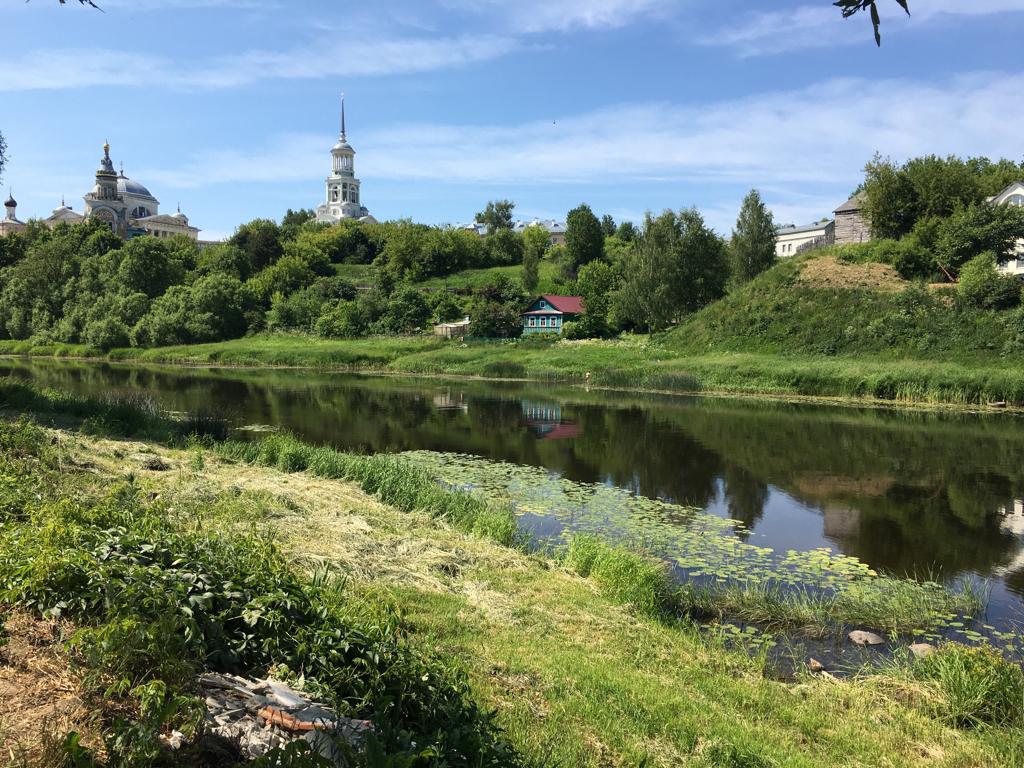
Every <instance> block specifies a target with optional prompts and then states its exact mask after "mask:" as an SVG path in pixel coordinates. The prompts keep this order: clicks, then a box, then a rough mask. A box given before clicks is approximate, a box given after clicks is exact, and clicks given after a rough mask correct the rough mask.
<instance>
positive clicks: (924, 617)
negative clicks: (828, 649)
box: [402, 451, 978, 632]
mask: <svg viewBox="0 0 1024 768" xmlns="http://www.w3.org/2000/svg"><path fill="white" fill-rule="evenodd" d="M402 456H403V457H404V458H405V459H407V460H408V461H410V462H411V463H413V464H414V465H415V466H417V467H420V468H421V469H423V470H424V471H426V472H428V473H430V474H431V475H433V476H434V477H436V478H437V479H438V480H439V481H441V482H442V483H444V484H446V485H448V486H449V487H452V488H456V489H465V490H472V491H474V492H477V493H480V494H482V495H483V496H484V498H487V499H489V500H491V501H493V502H495V503H501V504H509V505H511V506H512V508H513V509H514V511H515V512H516V514H517V515H518V516H519V518H520V521H521V522H522V524H523V525H524V527H525V528H527V530H529V531H530V532H531V533H532V534H533V535H534V536H535V537H537V539H538V543H540V544H541V545H545V544H546V545H551V546H555V547H561V546H566V545H568V544H569V543H570V541H571V540H572V539H573V537H576V536H580V535H585V536H586V535H589V536H596V537H599V538H601V539H605V540H611V541H614V542H618V543H620V544H622V545H626V546H630V547H633V548H636V549H640V550H643V551H644V552H647V553H650V554H653V555H656V556H658V557H660V558H662V559H663V560H664V561H666V562H667V563H668V564H669V565H670V566H671V567H672V568H673V569H674V570H675V571H676V574H677V576H678V578H679V581H680V582H684V583H686V584H688V585H690V586H692V587H693V592H692V595H691V600H692V601H693V603H694V605H696V606H697V607H701V608H703V609H704V610H707V611H711V610H716V609H718V610H725V611H727V612H729V613H731V614H733V615H739V616H740V617H741V618H744V619H747V620H751V621H757V622H759V623H761V624H765V625H794V624H795V625H805V626H815V625H817V626H818V627H819V628H820V627H821V625H822V623H823V622H824V621H829V622H838V623H863V624H867V625H870V626H874V627H876V628H878V629H882V630H887V631H900V632H903V631H910V630H911V629H924V630H935V629H938V628H940V627H942V626H944V625H946V624H948V623H950V622H953V621H954V620H955V619H957V618H958V617H960V616H961V615H962V614H963V613H965V612H968V613H969V612H971V611H973V610H975V609H976V608H977V607H978V598H977V596H976V595H975V594H974V592H972V591H971V590H969V589H965V588H962V587H959V586H958V587H956V588H952V589H951V588H949V587H947V586H944V585H941V584H938V583H935V582H918V581H912V580H909V579H896V578H892V577H888V576H884V575H881V574H879V573H877V572H876V571H874V570H872V569H871V568H870V567H869V566H868V565H867V564H866V563H863V562H861V561H860V560H858V559H857V558H854V557H849V556H846V555H843V554H840V553H837V552H834V551H832V550H830V549H814V550H810V551H796V550H790V551H787V552H777V551H775V550H774V549H772V548H770V547H760V546H757V545H756V544H752V543H750V542H749V541H746V540H744V538H743V535H744V534H745V533H748V531H747V529H745V528H744V526H743V525H742V523H739V522H737V521H734V520H727V519H723V518H720V517H716V516H715V515H712V514H709V513H707V512H704V511H702V510H700V509H697V508H694V507H686V506H682V505H678V504H672V503H668V502H664V501H660V500H657V499H649V498H645V497H640V496H637V495H635V494H632V493H630V492H629V491H627V490H625V489H622V488H618V487H615V486H611V485H605V484H601V483H578V482H574V481H571V480H567V479H566V478H564V477H561V476H560V475H558V474H557V473H554V472H550V471H548V470H545V469H542V468H538V467H529V466H523V465H517V464H510V463H506V462H493V461H488V460H486V459H482V458H479V457H475V456H467V455H463V454H452V453H436V452H431V451H411V452H407V453H404V454H402Z"/></svg>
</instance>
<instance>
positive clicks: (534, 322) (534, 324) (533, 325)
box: [530, 317, 537, 328]
mask: <svg viewBox="0 0 1024 768" xmlns="http://www.w3.org/2000/svg"><path fill="white" fill-rule="evenodd" d="M530 327H531V328H536V327H537V318H536V317H531V318H530Z"/></svg>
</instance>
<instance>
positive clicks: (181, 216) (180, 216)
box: [174, 205, 188, 224]
mask: <svg viewBox="0 0 1024 768" xmlns="http://www.w3.org/2000/svg"><path fill="white" fill-rule="evenodd" d="M174 218H176V219H177V220H178V221H181V222H183V223H185V224H188V216H186V215H185V214H184V213H182V212H181V206H180V205H179V206H178V212H177V213H175V214H174Z"/></svg>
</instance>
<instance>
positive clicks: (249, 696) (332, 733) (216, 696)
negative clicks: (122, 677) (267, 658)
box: [168, 673, 373, 766]
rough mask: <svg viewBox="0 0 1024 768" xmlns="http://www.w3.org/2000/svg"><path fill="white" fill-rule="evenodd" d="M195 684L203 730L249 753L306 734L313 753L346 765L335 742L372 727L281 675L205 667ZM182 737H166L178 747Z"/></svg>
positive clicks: (356, 739)
mask: <svg viewBox="0 0 1024 768" xmlns="http://www.w3.org/2000/svg"><path fill="white" fill-rule="evenodd" d="M199 687H200V691H201V694H200V695H201V696H202V698H203V699H204V701H205V703H206V730H207V732H208V733H210V734H212V735H214V736H218V737H220V738H222V739H227V740H228V741H231V742H233V743H236V744H238V747H239V750H240V751H241V753H242V754H243V755H244V756H246V757H247V758H257V757H261V756H262V755H264V754H266V753H267V752H269V751H270V750H272V749H274V748H276V747H283V746H284V745H286V744H288V743H289V742H291V741H294V740H296V739H300V738H305V740H306V741H308V742H309V744H310V747H311V748H312V749H313V751H314V752H315V753H318V754H320V755H321V756H323V757H326V758H327V759H329V760H331V761H333V762H334V763H335V764H336V765H338V766H346V765H347V763H346V762H345V759H344V757H343V752H344V750H343V749H340V748H339V747H338V742H345V743H347V744H348V745H350V746H355V747H358V746H359V745H360V743H361V742H362V738H363V736H364V734H366V733H367V731H370V730H372V729H373V724H372V723H371V722H369V721H368V720H353V719H352V718H348V717H340V716H338V715H337V714H336V713H334V712H333V711H331V710H330V709H329V708H328V707H326V706H324V705H323V704H321V703H318V702H315V701H312V700H310V699H309V698H308V697H307V696H306V695H305V694H303V693H302V692H300V691H296V690H295V689H294V688H292V687H291V686H289V685H288V684H287V683H284V682H282V681H280V680H260V679H249V678H244V677H239V676H238V675H229V674H217V673H207V674H204V675H201V676H200V678H199ZM182 742H183V740H182V738H180V736H179V737H176V736H175V735H174V734H172V737H171V739H168V745H169V746H171V748H172V749H180V748H181V746H182Z"/></svg>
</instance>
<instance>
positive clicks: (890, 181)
mask: <svg viewBox="0 0 1024 768" xmlns="http://www.w3.org/2000/svg"><path fill="white" fill-rule="evenodd" d="M864 175H865V180H864V211H865V213H866V214H867V217H868V220H869V221H870V222H871V234H872V235H873V236H874V237H877V238H892V239H896V240H898V239H899V238H901V237H903V235H905V234H907V233H908V232H910V230H911V229H913V226H914V222H915V221H916V219H917V193H916V192H915V191H914V185H913V184H912V183H911V182H910V179H909V178H907V176H906V175H905V174H903V173H902V172H901V169H900V168H899V167H898V166H897V165H896V164H895V163H893V162H892V161H891V160H889V159H882V157H881V156H880V155H875V157H874V159H872V160H871V162H869V163H868V164H867V165H866V166H864Z"/></svg>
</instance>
